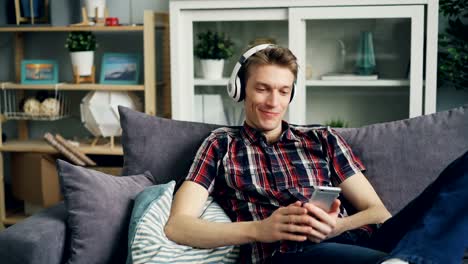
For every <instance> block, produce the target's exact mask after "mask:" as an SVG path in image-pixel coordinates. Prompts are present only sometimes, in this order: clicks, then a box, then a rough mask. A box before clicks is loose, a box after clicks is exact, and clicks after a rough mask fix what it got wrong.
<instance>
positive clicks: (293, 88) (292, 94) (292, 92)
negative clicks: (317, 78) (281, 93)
mask: <svg viewBox="0 0 468 264" xmlns="http://www.w3.org/2000/svg"><path fill="white" fill-rule="evenodd" d="M295 91H296V82H294V84H293V87H292V90H291V98H289V102H290V103H291V101H292V99H293V98H294V92H295Z"/></svg>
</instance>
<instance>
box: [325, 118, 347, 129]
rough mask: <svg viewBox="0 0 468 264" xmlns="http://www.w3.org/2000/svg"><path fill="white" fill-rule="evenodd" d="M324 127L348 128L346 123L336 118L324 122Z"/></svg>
mask: <svg viewBox="0 0 468 264" xmlns="http://www.w3.org/2000/svg"><path fill="white" fill-rule="evenodd" d="M325 126H329V127H348V122H346V121H344V120H343V119H340V118H337V119H332V120H329V121H327V122H325Z"/></svg>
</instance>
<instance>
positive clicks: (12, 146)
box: [0, 139, 123, 155]
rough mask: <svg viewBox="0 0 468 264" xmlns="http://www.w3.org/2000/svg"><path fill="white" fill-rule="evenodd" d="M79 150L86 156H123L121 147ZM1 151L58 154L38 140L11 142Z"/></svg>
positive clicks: (95, 147)
mask: <svg viewBox="0 0 468 264" xmlns="http://www.w3.org/2000/svg"><path fill="white" fill-rule="evenodd" d="M79 149H80V150H81V151H82V152H84V153H85V154H96V155H123V149H122V146H121V145H115V146H114V147H113V148H111V147H110V146H103V145H98V146H91V145H88V144H81V146H80V147H79ZM0 151H6V152H41V153H58V151H57V150H55V148H53V147H52V146H50V145H49V144H47V143H46V142H45V141H43V140H40V139H37V140H27V141H24V140H10V141H6V142H4V143H3V144H2V145H0Z"/></svg>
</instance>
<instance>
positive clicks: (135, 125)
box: [119, 106, 219, 184]
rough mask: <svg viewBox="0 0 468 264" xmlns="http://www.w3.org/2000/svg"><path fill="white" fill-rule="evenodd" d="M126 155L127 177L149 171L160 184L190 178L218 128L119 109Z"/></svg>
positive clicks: (125, 169)
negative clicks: (200, 150)
mask: <svg viewBox="0 0 468 264" xmlns="http://www.w3.org/2000/svg"><path fill="white" fill-rule="evenodd" d="M119 113H120V125H121V127H122V146H123V151H124V166H123V170H122V174H123V175H132V174H139V173H143V172H144V171H146V170H149V171H150V172H151V173H152V174H153V175H154V176H156V175H157V177H155V179H154V182H155V183H156V184H161V183H167V182H169V181H171V180H176V182H177V183H181V182H182V181H183V180H184V179H185V177H186V176H187V173H188V170H189V168H190V165H191V164H192V162H193V159H194V157H195V154H196V152H197V149H198V147H199V146H200V144H201V143H202V141H203V139H204V138H205V137H207V136H208V135H209V134H210V131H211V130H213V129H215V128H217V127H219V125H218V126H216V125H210V124H203V123H195V122H184V121H175V120H170V119H164V118H159V117H154V116H150V115H147V114H144V113H140V112H136V111H134V110H132V109H129V108H126V107H123V106H119Z"/></svg>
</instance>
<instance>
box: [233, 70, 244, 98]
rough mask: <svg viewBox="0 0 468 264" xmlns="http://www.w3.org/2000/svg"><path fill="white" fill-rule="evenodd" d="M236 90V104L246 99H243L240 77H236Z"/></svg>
mask: <svg viewBox="0 0 468 264" xmlns="http://www.w3.org/2000/svg"><path fill="white" fill-rule="evenodd" d="M234 89H235V93H234V96H233V98H234V100H235V101H236V102H240V101H242V99H244V98H243V97H242V83H241V80H240V78H239V76H236V81H235V86H234Z"/></svg>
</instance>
